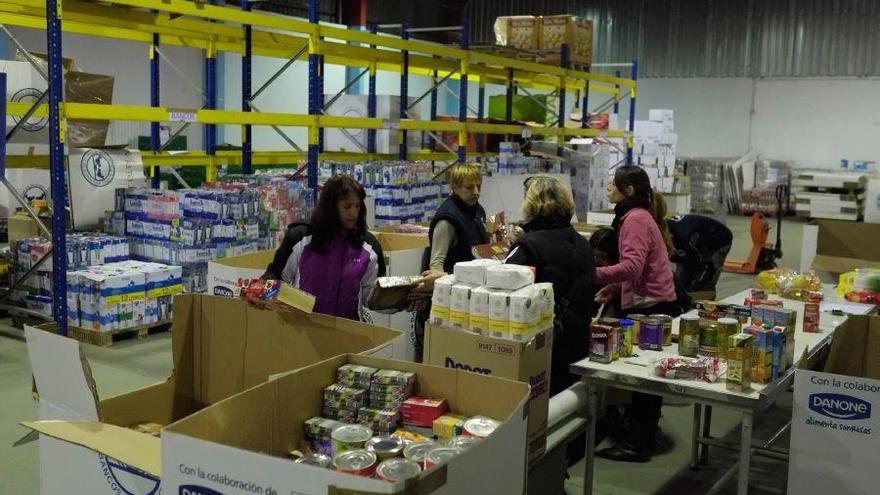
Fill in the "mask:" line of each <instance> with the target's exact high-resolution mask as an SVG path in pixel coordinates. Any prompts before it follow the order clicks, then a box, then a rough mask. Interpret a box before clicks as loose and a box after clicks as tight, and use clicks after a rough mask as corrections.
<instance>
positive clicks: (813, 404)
mask: <svg viewBox="0 0 880 495" xmlns="http://www.w3.org/2000/svg"><path fill="white" fill-rule="evenodd" d="M808 404H809V408H810V410H811V411H813V412H816V413H819V414H821V415H823V416H828V417H829V418H834V419H846V420H856V419H869V418H870V417H871V403H870V402H868V401H865V400H862V399H859V398H858V397H852V396H849V395H843V394H812V395H810V399H809V402H808Z"/></svg>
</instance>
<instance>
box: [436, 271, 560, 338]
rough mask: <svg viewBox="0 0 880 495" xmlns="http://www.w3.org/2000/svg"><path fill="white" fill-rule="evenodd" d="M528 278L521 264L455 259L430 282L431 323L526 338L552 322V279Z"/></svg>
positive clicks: (530, 272)
mask: <svg viewBox="0 0 880 495" xmlns="http://www.w3.org/2000/svg"><path fill="white" fill-rule="evenodd" d="M534 282H535V272H534V269H533V268H531V267H527V266H521V265H505V264H502V263H500V262H498V261H495V260H474V261H467V262H463V263H457V264H456V265H455V270H454V272H453V274H452V275H446V276H444V277H442V278H440V279H438V280H437V281H435V282H434V296H433V299H432V304H431V320H430V321H431V324H432V325H435V326H441V327H442V326H446V327H453V328H458V329H461V330H467V331H470V332H473V333H475V334H478V335H487V336H491V337H495V338H501V339H509V340H516V341H521V342H527V341H529V340H530V339H531V338H532V337H533V336H534V335H535V334H536V333H538V332H541V331H544V330H550V329H552V328H553V311H554V302H553V301H554V299H553V284H548V283H543V284H536V283H534Z"/></svg>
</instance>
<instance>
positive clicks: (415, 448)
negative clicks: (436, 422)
mask: <svg viewBox="0 0 880 495" xmlns="http://www.w3.org/2000/svg"><path fill="white" fill-rule="evenodd" d="M456 438H458V437H456ZM437 447H439V445H438V444H437V442H434V441H433V440H431V441H427V442H417V443H411V444H409V445H407V446H406V447H404V448H403V457H405V458H407V459H409V460H411V461H414V462H417V463H419V465H422V464H423V463H424V462H425V457H426V456H427V455H428V452H430V451H432V450H434V449H436V448H437Z"/></svg>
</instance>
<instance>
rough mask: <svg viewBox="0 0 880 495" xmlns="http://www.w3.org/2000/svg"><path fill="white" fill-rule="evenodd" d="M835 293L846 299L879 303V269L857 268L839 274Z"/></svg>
mask: <svg viewBox="0 0 880 495" xmlns="http://www.w3.org/2000/svg"><path fill="white" fill-rule="evenodd" d="M837 294H838V295H839V296H841V297H844V298H846V300H847V301H852V302H859V303H866V304H878V303H880V269H876V268H859V269H856V270H853V271H851V272H846V273H842V274H840V278H839V279H838V284H837Z"/></svg>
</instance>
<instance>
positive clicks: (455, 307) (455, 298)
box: [449, 276, 476, 330]
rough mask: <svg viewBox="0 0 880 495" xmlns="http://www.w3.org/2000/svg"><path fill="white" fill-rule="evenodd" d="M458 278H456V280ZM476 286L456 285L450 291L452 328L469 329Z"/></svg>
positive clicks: (450, 320)
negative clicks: (472, 295)
mask: <svg viewBox="0 0 880 495" xmlns="http://www.w3.org/2000/svg"><path fill="white" fill-rule="evenodd" d="M457 279H458V276H456V280H457ZM475 288H476V286H474V285H471V284H463V283H456V284H455V285H453V286H452V289H451V290H450V297H449V322H450V324H451V326H453V327H455V328H460V329H462V330H467V329H468V324H469V321H470V311H471V291H472V290H474V289H475Z"/></svg>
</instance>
